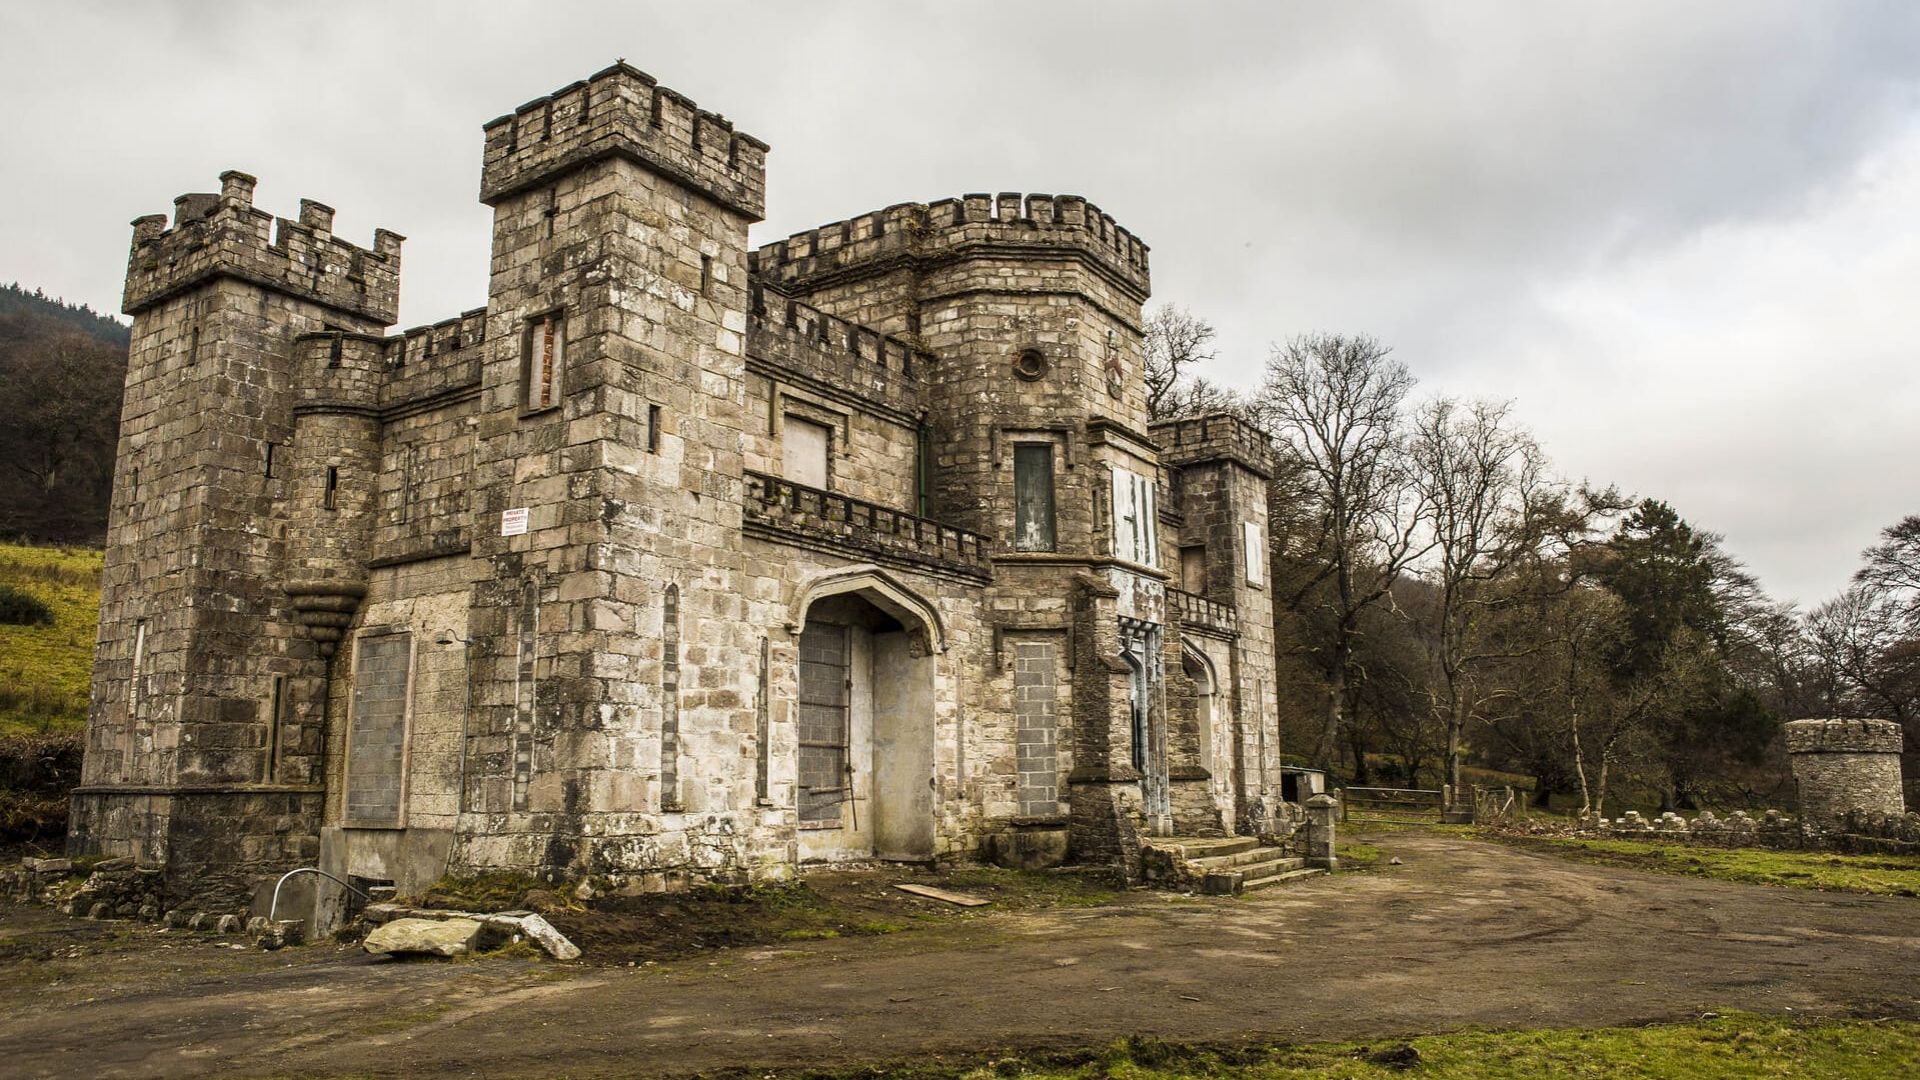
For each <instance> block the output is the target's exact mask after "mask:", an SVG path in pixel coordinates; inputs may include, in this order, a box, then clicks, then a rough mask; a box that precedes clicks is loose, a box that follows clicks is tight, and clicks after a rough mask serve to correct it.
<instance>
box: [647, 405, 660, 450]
mask: <svg viewBox="0 0 1920 1080" xmlns="http://www.w3.org/2000/svg"><path fill="white" fill-rule="evenodd" d="M659 452H660V406H658V405H649V406H647V453H649V454H657V453H659Z"/></svg>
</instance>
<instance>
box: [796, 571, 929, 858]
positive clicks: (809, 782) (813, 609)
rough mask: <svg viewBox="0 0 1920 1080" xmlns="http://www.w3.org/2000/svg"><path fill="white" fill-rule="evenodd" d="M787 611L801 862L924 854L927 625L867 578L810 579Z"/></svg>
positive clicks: (900, 592) (925, 610) (913, 603)
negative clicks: (791, 621) (792, 645)
mask: <svg viewBox="0 0 1920 1080" xmlns="http://www.w3.org/2000/svg"><path fill="white" fill-rule="evenodd" d="M796 609H797V612H796V620H795V622H796V623H797V633H796V634H795V638H796V643H797V645H798V648H797V650H796V651H797V657H796V665H795V669H796V670H795V676H794V679H795V682H794V690H795V694H796V702H797V708H796V711H795V719H796V721H797V725H798V727H797V734H798V740H797V741H798V744H799V745H798V748H797V760H796V761H795V763H794V765H795V777H796V795H795V803H796V809H797V812H798V818H799V830H800V857H801V860H802V861H821V860H844V859H858V858H881V859H900V860H908V861H918V860H924V859H929V858H932V857H933V849H934V806H933V792H934V772H933V770H934V758H933V743H934V728H935V714H934V696H933V676H934V663H935V661H934V654H935V652H936V650H937V648H938V646H939V644H940V642H941V636H940V627H939V624H938V619H937V618H936V617H935V616H934V615H933V613H932V609H931V607H930V606H928V605H926V603H925V601H922V600H920V599H919V598H918V597H917V596H914V595H913V594H912V593H911V592H908V591H907V590H905V589H904V588H902V587H901V586H899V584H898V583H897V582H894V581H892V580H891V579H889V578H887V577H885V575H881V574H879V573H878V572H877V571H865V572H862V573H858V574H852V575H848V574H841V575H836V576H835V577H834V578H832V579H830V580H823V581H819V582H816V583H815V584H814V586H813V587H811V588H809V589H807V590H805V591H803V594H802V596H801V599H800V602H799V604H797V605H796ZM790 628H793V627H790Z"/></svg>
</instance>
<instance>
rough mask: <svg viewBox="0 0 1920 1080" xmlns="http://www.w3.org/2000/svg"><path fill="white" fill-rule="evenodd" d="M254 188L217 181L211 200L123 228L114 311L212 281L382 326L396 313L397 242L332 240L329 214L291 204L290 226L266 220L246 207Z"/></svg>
mask: <svg viewBox="0 0 1920 1080" xmlns="http://www.w3.org/2000/svg"><path fill="white" fill-rule="evenodd" d="M254 184H255V180H254V178H253V177H251V176H249V175H247V174H246V173H243V172H235V171H232V170H229V171H227V172H224V173H221V174H220V193H219V194H217V195H215V194H210V193H192V194H187V195H182V196H180V197H179V198H177V199H175V200H174V201H173V206H174V213H173V221H172V224H171V227H169V224H168V221H167V217H166V215H164V214H149V215H147V216H145V217H140V218H135V219H134V222H133V250H132V252H131V254H130V255H129V256H128V258H127V289H126V296H125V300H124V303H123V304H122V310H123V311H125V312H126V313H127V314H128V315H135V314H138V313H139V312H141V311H144V310H146V309H147V308H150V307H152V306H154V305H155V304H159V303H161V302H163V301H165V300H167V299H168V298H170V297H172V296H175V295H177V294H179V293H181V292H184V291H186V290H188V289H191V288H194V287H195V286H197V285H200V284H201V283H203V282H205V281H208V280H210V279H212V278H216V277H222V276H225V277H234V278H239V279H241V280H243V281H248V282H252V283H253V284H255V285H259V286H261V287H262V288H266V289H272V290H275V291H277V292H283V293H287V294H289V295H292V296H297V297H300V298H302V299H305V300H310V301H312V302H314V303H316V304H320V305H322V306H325V307H329V308H332V309H334V310H336V311H340V312H344V313H346V314H349V315H353V316H356V317H358V318H361V319H365V320H369V321H371V322H372V323H373V324H374V325H377V326H390V325H392V324H393V322H394V320H395V318H397V316H398V312H399V308H400V244H401V242H402V241H403V240H405V239H406V238H405V237H403V236H401V235H400V234H399V233H394V232H389V231H387V230H386V229H375V230H374V232H373V247H372V248H371V249H368V248H362V247H356V246H355V245H353V244H350V243H347V242H346V241H345V240H342V239H340V238H339V237H337V236H335V235H333V208H332V207H330V206H325V205H323V204H321V203H317V202H314V201H313V200H312V199H302V200H300V217H299V219H298V220H290V219H287V218H276V217H274V216H273V215H272V214H269V213H267V212H266V211H264V210H256V209H254V206H253V189H254Z"/></svg>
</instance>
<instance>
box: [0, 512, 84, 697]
mask: <svg viewBox="0 0 1920 1080" xmlns="http://www.w3.org/2000/svg"><path fill="white" fill-rule="evenodd" d="M0 584H7V585H12V586H13V587H14V588H17V589H21V590H24V591H26V592H28V593H31V594H33V595H34V596H35V597H37V598H38V599H40V600H41V601H43V602H45V603H46V605H47V606H48V607H50V608H52V609H53V614H54V622H53V625H52V626H8V625H0V735H14V734H22V733H29V732H72V731H79V730H81V729H82V728H84V727H85V726H86V722H87V689H88V682H89V680H90V679H91V677H92V671H93V636H94V626H95V624H96V623H97V622H98V620H99V608H100V552H98V551H93V550H89V549H86V548H42V547H24V546H21V545H18V544H0Z"/></svg>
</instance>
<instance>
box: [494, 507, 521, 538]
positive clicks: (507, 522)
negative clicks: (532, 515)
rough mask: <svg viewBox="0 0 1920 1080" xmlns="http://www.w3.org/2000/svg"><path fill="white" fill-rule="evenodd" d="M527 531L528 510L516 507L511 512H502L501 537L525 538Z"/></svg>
mask: <svg viewBox="0 0 1920 1080" xmlns="http://www.w3.org/2000/svg"><path fill="white" fill-rule="evenodd" d="M526 531H527V508H526V507H524V506H516V507H514V508H513V509H511V510H502V511H500V535H501V536H524V535H525V534H526Z"/></svg>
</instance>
